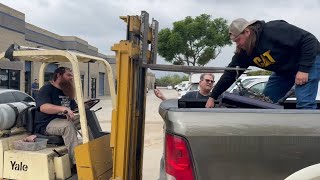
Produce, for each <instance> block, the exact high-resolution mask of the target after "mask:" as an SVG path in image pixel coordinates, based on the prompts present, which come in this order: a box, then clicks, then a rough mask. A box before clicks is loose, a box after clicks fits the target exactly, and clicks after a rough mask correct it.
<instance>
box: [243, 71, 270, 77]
mask: <svg viewBox="0 0 320 180" xmlns="http://www.w3.org/2000/svg"><path fill="white" fill-rule="evenodd" d="M271 73H272V72H271V71H266V70H258V71H250V72H247V75H248V76H259V75H271Z"/></svg>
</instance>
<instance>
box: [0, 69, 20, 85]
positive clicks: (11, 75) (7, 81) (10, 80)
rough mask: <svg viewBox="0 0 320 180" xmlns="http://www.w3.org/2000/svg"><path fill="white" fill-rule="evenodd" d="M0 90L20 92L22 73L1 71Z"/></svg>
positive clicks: (7, 70)
mask: <svg viewBox="0 0 320 180" xmlns="http://www.w3.org/2000/svg"><path fill="white" fill-rule="evenodd" d="M0 88H5V89H17V90H20V71H18V70H11V69H1V70H0Z"/></svg>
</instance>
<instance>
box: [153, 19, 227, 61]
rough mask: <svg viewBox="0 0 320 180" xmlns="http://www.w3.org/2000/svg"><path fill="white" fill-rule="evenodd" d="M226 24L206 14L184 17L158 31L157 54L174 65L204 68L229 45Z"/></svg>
mask: <svg viewBox="0 0 320 180" xmlns="http://www.w3.org/2000/svg"><path fill="white" fill-rule="evenodd" d="M230 44H231V41H230V38H229V35H228V25H227V21H226V20H225V19H223V18H216V19H213V20H212V19H211V16H210V15H208V14H201V15H200V16H197V17H195V18H192V17H190V16H187V17H186V18H185V19H184V20H181V21H176V22H174V23H173V28H172V30H171V29H169V28H165V29H162V30H161V31H160V32H159V40H158V52H159V54H160V56H162V57H164V58H165V60H166V61H167V62H171V63H172V64H175V65H188V66H196V65H197V66H204V65H206V64H207V63H208V62H209V61H210V60H213V59H215V58H216V57H217V56H218V55H219V54H220V53H221V48H222V47H224V46H225V45H230Z"/></svg>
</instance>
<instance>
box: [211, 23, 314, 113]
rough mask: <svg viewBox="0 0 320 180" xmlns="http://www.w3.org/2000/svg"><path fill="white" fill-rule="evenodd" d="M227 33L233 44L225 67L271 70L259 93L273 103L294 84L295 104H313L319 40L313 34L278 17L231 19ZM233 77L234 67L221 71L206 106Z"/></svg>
mask: <svg viewBox="0 0 320 180" xmlns="http://www.w3.org/2000/svg"><path fill="white" fill-rule="evenodd" d="M229 35H230V38H231V40H232V41H233V42H235V43H236V45H237V47H236V52H235V55H234V56H233V58H232V61H231V63H230V64H229V65H228V67H236V66H239V67H241V68H248V67H249V66H257V67H260V68H262V69H266V70H269V71H273V73H272V75H271V76H270V78H269V81H268V83H267V84H266V88H265V89H264V92H263V93H264V94H265V95H266V96H268V97H269V98H270V99H271V100H272V101H273V102H274V103H276V102H278V100H279V99H280V98H282V97H283V96H284V95H285V94H286V93H287V92H288V91H289V90H290V89H291V88H292V86H293V85H294V84H296V89H295V93H296V97H297V108H299V109H316V108H317V104H316V100H315V99H316V95H317V90H318V82H319V79H320V55H319V54H320V44H319V41H318V40H317V38H316V37H315V36H314V35H312V34H311V33H309V32H307V31H305V30H303V29H300V28H298V27H296V26H293V25H291V24H289V23H287V22H285V21H282V20H277V21H270V22H267V23H265V22H264V21H257V20H254V21H251V22H248V21H246V20H245V19H242V18H239V19H236V20H234V21H232V23H231V24H230V26H229ZM241 73H243V72H241ZM235 79H236V72H235V71H225V73H224V74H223V76H222V77H221V78H220V80H219V81H218V82H217V84H216V86H215V87H214V89H213V90H212V93H211V96H210V98H209V99H208V101H207V104H206V107H207V108H211V107H214V100H215V99H217V98H218V96H220V94H221V93H222V92H224V91H225V90H226V89H227V88H228V87H229V86H230V85H231V84H232V83H233V82H234V81H235Z"/></svg>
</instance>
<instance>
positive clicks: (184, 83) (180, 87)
mask: <svg viewBox="0 0 320 180" xmlns="http://www.w3.org/2000/svg"><path fill="white" fill-rule="evenodd" d="M188 86H189V81H182V82H181V83H180V84H178V85H177V87H176V90H177V91H183V90H186V89H187V87H188Z"/></svg>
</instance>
